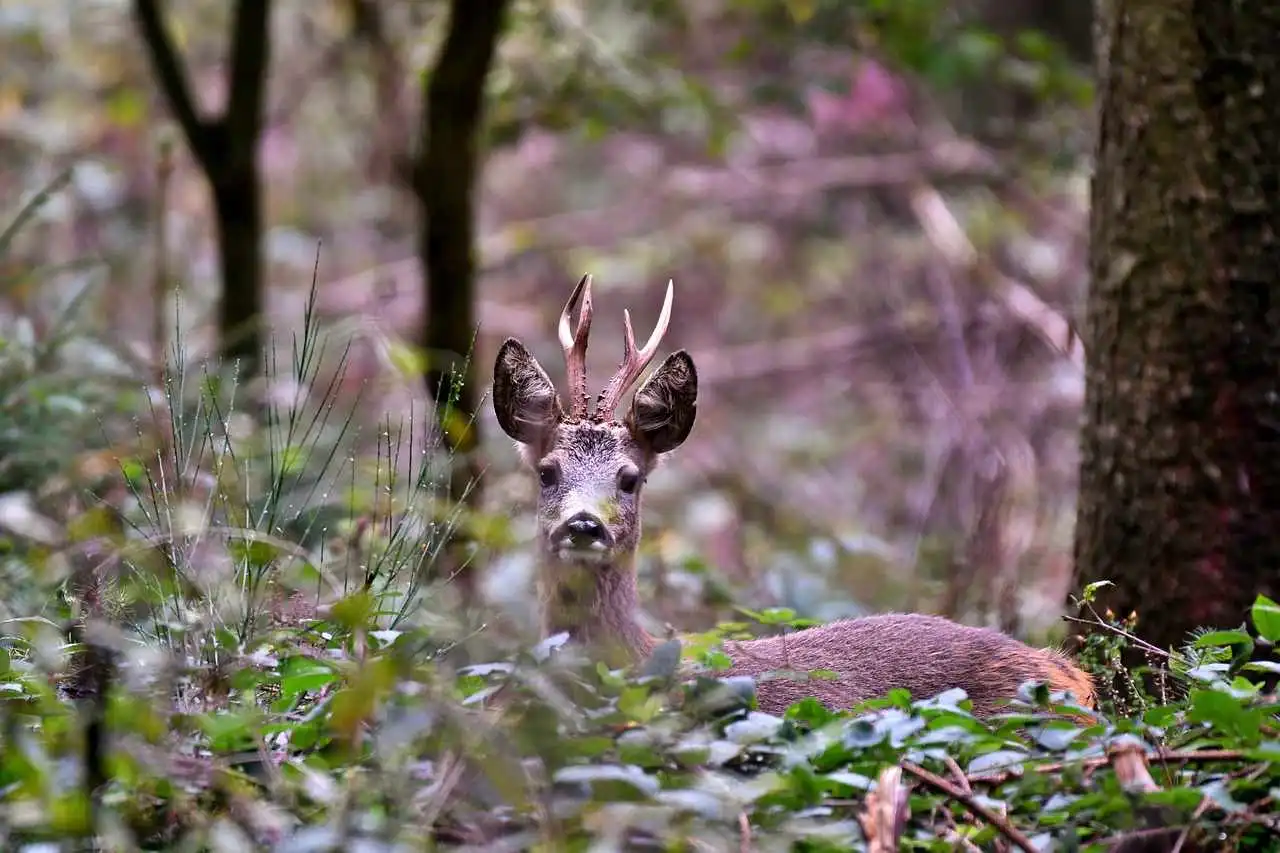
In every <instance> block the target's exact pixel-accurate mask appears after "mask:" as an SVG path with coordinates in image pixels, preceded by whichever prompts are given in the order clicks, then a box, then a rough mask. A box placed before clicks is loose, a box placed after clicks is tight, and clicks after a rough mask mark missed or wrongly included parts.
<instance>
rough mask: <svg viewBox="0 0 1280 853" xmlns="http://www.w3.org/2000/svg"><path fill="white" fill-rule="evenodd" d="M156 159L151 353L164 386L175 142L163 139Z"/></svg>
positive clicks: (158, 381)
mask: <svg viewBox="0 0 1280 853" xmlns="http://www.w3.org/2000/svg"><path fill="white" fill-rule="evenodd" d="M158 155H159V156H158V158H157V160H156V206H155V223H154V224H155V241H156V242H155V258H153V261H154V262H155V270H154V277H153V279H152V301H153V302H154V303H155V307H154V312H155V313H154V315H153V316H152V318H151V323H152V325H151V355H152V357H153V358H154V359H155V383H156V388H162V387H163V386H164V357H165V351H166V350H167V349H168V340H167V339H168V335H167V334H166V333H165V324H166V321H167V317H166V315H165V309H166V307H167V305H168V302H169V228H168V218H169V179H170V177H172V175H173V143H172V142H171V141H170V140H169V139H163V140H161V142H160V145H159V151H158Z"/></svg>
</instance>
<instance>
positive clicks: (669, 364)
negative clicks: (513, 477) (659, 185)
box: [493, 275, 698, 652]
mask: <svg viewBox="0 0 1280 853" xmlns="http://www.w3.org/2000/svg"><path fill="white" fill-rule="evenodd" d="M579 300H581V311H580V313H579V316H578V321H577V324H576V326H575V325H573V324H572V322H571V321H572V315H573V312H574V309H575V308H576V307H577V305H578V302H579ZM671 300H672V284H671V283H668V284H667V293H666V299H665V301H664V302H663V306H662V313H661V315H660V316H659V318H658V323H657V327H656V328H655V329H654V331H653V334H652V335H650V337H649V340H648V341H647V342H646V343H645V345H644V346H643V347H641V348H639V349H637V348H636V342H635V335H634V333H633V331H632V328H631V314H630V312H629V311H627V312H624V314H623V319H624V323H623V325H624V328H625V333H626V336H625V338H624V340H623V359H622V364H621V365H620V366H619V368H618V372H617V373H616V374H615V375H614V376H613V378H612V379H611V380H610V381H609V382H608V383H607V384H606V385H605V387H604V390H603V391H601V392H600V395H599V397H598V398H597V400H596V405H595V410H594V411H593V412H588V406H589V403H590V400H589V398H588V394H587V375H586V353H587V336H588V334H589V333H590V330H591V313H592V311H591V308H592V306H591V276H589V275H588V276H584V277H583V278H582V280H581V281H579V282H578V286H577V287H576V288H574V291H573V295H572V296H570V297H569V301H568V302H567V303H566V304H565V307H564V311H563V312H562V313H561V315H560V329H559V331H560V344H561V346H562V347H563V348H564V356H565V367H566V372H567V373H568V380H569V381H568V385H569V388H568V391H569V394H568V407H567V408H566V406H565V405H564V402H563V401H562V400H561V398H560V395H559V394H558V393H557V392H556V388H555V386H554V385H553V384H552V382H551V379H550V378H549V377H548V376H547V372H546V371H545V370H543V368H542V366H541V365H540V364H538V361H537V359H535V358H534V357H533V355H532V353H530V352H529V350H528V349H526V348H525V346H524V344H522V343H520V341H518V340H516V339H515V338H508V339H507V340H506V341H504V342H503V344H502V346H501V347H500V348H499V350H498V356H497V360H496V362H495V364H494V368H493V408H494V412H495V414H497V417H498V424H499V425H500V426H501V427H502V430H503V432H505V433H506V434H507V435H508V436H510V437H511V438H513V439H514V440H515V441H516V443H517V446H518V448H519V450H520V453H521V456H522V457H523V458H524V460H525V462H526V463H527V464H528V465H529V466H530V467H531V468H532V469H533V470H534V471H535V472H536V474H537V489H538V510H537V519H538V543H539V552H540V553H539V556H540V560H539V563H540V570H539V578H538V580H539V588H540V595H541V598H542V604H543V621H544V628H545V629H546V630H550V631H568V632H569V633H570V634H571V635H574V636H576V637H578V638H580V639H587V638H589V637H594V638H596V639H602V640H603V639H616V640H619V641H621V642H622V643H623V644H624V645H626V646H629V647H631V648H630V649H629V651H631V652H642V651H643V649H642V648H639V647H643V646H645V645H646V644H647V643H648V642H649V640H648V639H647V638H646V636H645V635H644V634H643V632H641V631H640V629H639V628H638V626H636V625H635V624H634V616H633V615H632V613H633V611H634V608H635V604H636V602H635V575H634V573H635V568H634V560H633V557H634V553H635V550H636V546H637V545H638V544H639V541H640V503H641V494H642V493H643V491H644V484H645V481H646V479H647V478H648V476H649V473H650V472H651V471H652V470H653V469H654V467H655V466H656V465H657V464H658V462H659V460H660V459H661V458H662V456H663V454H666V453H668V452H669V451H671V450H674V449H675V448H676V447H679V446H680V444H682V443H683V442H684V440H685V439H686V438H688V436H689V432H690V430H692V429H693V421H694V415H695V413H696V401H697V395H698V374H697V371H696V369H695V368H694V365H693V359H692V358H690V357H689V354H688V353H687V352H685V351H683V350H680V351H678V352H674V353H672V354H671V355H669V356H667V358H666V359H665V360H664V361H663V362H662V363H661V364H660V365H659V367H658V369H657V370H655V371H654V372H653V374H652V375H651V376H650V377H649V379H648V380H646V381H645V382H644V383H643V384H642V385H641V386H640V388H639V389H638V390H637V391H636V393H635V394H634V396H633V398H632V400H631V405H630V406H629V407H628V408H627V409H626V414H625V416H624V417H623V418H622V419H621V420H618V419H617V417H616V414H615V413H616V412H617V410H618V408H619V404H620V403H621V401H622V397H623V395H624V394H625V393H626V392H627V390H628V389H630V387H631V386H632V385H634V384H635V383H636V381H637V380H638V379H639V378H640V375H641V373H642V372H643V371H644V369H645V368H646V367H647V366H648V365H649V363H650V362H652V361H653V358H654V356H655V355H656V354H657V351H658V345H659V344H660V343H661V342H662V337H663V335H664V334H665V332H666V330H667V325H668V323H669V322H670V320H671ZM606 635H607V636H606Z"/></svg>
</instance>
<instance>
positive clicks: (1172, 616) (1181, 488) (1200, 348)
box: [1075, 0, 1280, 647]
mask: <svg viewBox="0 0 1280 853" xmlns="http://www.w3.org/2000/svg"><path fill="white" fill-rule="evenodd" d="M1097 16H1098V26H1099V30H1098V34H1097V35H1098V37H1097V39H1096V41H1097V47H1098V54H1097V69H1098V100H1099V117H1100V121H1099V131H1098V140H1097V148H1096V173H1095V176H1094V181H1093V187H1092V214H1091V215H1092V222H1091V231H1092V233H1091V239H1092V246H1091V258H1090V272H1091V279H1092V286H1091V290H1090V294H1089V299H1088V320H1087V324H1086V326H1087V327H1086V332H1085V341H1086V347H1087V350H1086V351H1087V353H1088V375H1087V389H1086V396H1085V421H1086V422H1085V425H1084V430H1083V434H1082V446H1081V451H1082V461H1081V469H1080V500H1079V513H1078V517H1077V527H1076V541H1075V560H1076V569H1075V571H1076V574H1075V585H1076V587H1077V590H1078V589H1079V587H1081V586H1082V585H1083V584H1086V583H1089V582H1091V581H1095V580H1104V579H1105V580H1110V581H1113V582H1114V583H1115V587H1113V588H1107V589H1105V590H1102V591H1101V592H1100V595H1099V600H1100V602H1101V603H1102V604H1104V605H1106V606H1109V607H1111V608H1113V609H1114V610H1115V611H1116V612H1117V613H1118V614H1119V615H1126V614H1128V613H1129V612H1131V611H1134V610H1136V611H1137V612H1138V614H1139V622H1138V627H1137V633H1138V634H1139V635H1140V636H1142V637H1143V638H1144V639H1147V640H1149V641H1151V642H1153V643H1156V644H1157V645H1160V646H1163V647H1169V646H1177V645H1180V644H1181V643H1183V642H1184V641H1186V640H1187V638H1188V632H1189V631H1191V630H1193V629H1194V628H1197V627H1199V626H1238V625H1240V624H1241V623H1242V622H1246V621H1247V619H1248V613H1247V609H1248V606H1249V604H1250V603H1251V602H1252V600H1253V598H1254V596H1255V595H1256V593H1258V592H1266V593H1268V594H1270V595H1272V596H1273V597H1274V596H1275V595H1276V593H1277V591H1278V590H1280V535H1277V532H1278V531H1280V454H1277V453H1276V452H1275V442H1276V437H1277V435H1278V433H1280V292H1278V291H1277V287H1278V286H1280V242H1278V237H1277V235H1278V234H1280V157H1278V156H1277V152H1280V97H1278V96H1280V53H1277V52H1276V51H1275V49H1274V45H1273V44H1272V42H1273V39H1274V36H1275V33H1276V32H1277V31H1278V28H1280V6H1277V5H1276V4H1269V3H1230V2H1223V0H1099V3H1098V6H1097Z"/></svg>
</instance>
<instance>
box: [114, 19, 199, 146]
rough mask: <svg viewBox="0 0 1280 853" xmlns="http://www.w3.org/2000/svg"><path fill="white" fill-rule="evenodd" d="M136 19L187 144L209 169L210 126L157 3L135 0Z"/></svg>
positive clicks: (162, 87)
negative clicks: (194, 93)
mask: <svg viewBox="0 0 1280 853" xmlns="http://www.w3.org/2000/svg"><path fill="white" fill-rule="evenodd" d="M133 16H134V18H135V19H136V21H137V24H138V29H139V30H140V31H141V32H142V39H143V41H144V42H145V43H146V46H147V52H148V54H150V56H151V64H152V67H153V68H154V70H155V75H156V81H157V82H158V83H159V84H160V89H161V90H162V91H163V92H164V96H165V99H166V100H167V101H168V102H169V109H170V110H172V111H173V116H174V118H175V119H177V121H178V126H179V127H181V128H182V133H183V135H184V136H186V138H187V144H188V145H190V146H191V151H192V153H193V154H194V155H195V157H196V159H197V160H198V161H199V162H200V165H201V166H202V167H203V168H205V169H206V170H207V169H208V168H209V166H208V164H209V163H210V162H211V161H212V160H213V159H214V154H215V151H214V148H213V145H212V139H211V134H210V133H209V123H208V122H207V121H206V120H205V119H203V118H201V117H200V114H199V113H198V112H197V111H196V107H195V101H194V99H193V98H192V97H191V84H190V83H189V82H188V80H187V71H186V68H184V67H183V64H182V61H181V60H180V59H178V54H177V51H175V50H174V47H173V39H171V38H170V37H169V30H168V28H167V27H165V24H164V20H163V19H162V16H161V12H160V9H159V7H158V5H157V4H156V2H155V0H134V4H133Z"/></svg>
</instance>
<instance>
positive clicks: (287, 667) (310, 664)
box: [280, 656, 338, 698]
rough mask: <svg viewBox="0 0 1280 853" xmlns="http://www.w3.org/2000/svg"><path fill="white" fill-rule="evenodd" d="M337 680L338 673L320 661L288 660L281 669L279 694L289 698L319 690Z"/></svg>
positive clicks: (302, 658) (307, 659) (296, 658)
mask: <svg viewBox="0 0 1280 853" xmlns="http://www.w3.org/2000/svg"><path fill="white" fill-rule="evenodd" d="M337 680H338V673H336V672H334V671H333V669H332V668H330V667H328V666H326V665H325V664H324V663H323V662H322V661H318V660H315V659H314V658H308V657H302V656H299V657H294V658H289V659H288V660H287V661H285V663H284V666H283V667H282V673H281V677H280V693H281V695H282V696H284V697H289V698H291V697H293V696H297V695H298V694H299V693H306V692H308V691H311V690H319V689H320V688H321V687H324V686H325V685H326V684H332V683H333V682H335V681H337Z"/></svg>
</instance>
